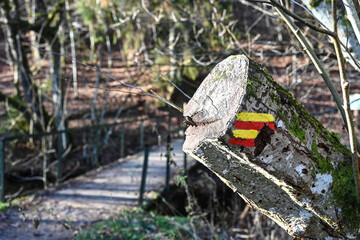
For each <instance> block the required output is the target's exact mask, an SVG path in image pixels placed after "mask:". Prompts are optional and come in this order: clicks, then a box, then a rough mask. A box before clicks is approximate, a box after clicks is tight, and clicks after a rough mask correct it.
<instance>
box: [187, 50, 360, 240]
mask: <svg viewBox="0 0 360 240" xmlns="http://www.w3.org/2000/svg"><path fill="white" fill-rule="evenodd" d="M264 70H265V71H264ZM216 76H224V77H223V78H218V77H216ZM215 77H216V79H218V80H217V81H213V79H214V78H215ZM234 92H235V94H234ZM244 112H250V113H266V114H270V115H272V116H273V117H274V118H275V121H274V122H273V123H274V124H275V128H274V130H272V129H270V128H269V127H265V126H264V127H262V128H261V129H260V130H258V135H257V137H256V138H255V141H254V142H255V145H254V147H251V146H250V147H249V146H247V145H243V146H241V144H240V145H236V144H234V142H236V140H235V141H234V140H233V139H236V137H235V134H234V132H233V131H234V130H235V131H237V129H238V128H239V118H238V119H237V117H236V115H237V114H239V113H244ZM184 115H185V116H188V117H191V118H192V119H193V120H194V121H195V122H196V123H197V127H195V126H192V127H189V129H188V130H187V139H186V142H185V145H184V151H185V152H187V153H189V154H191V155H192V156H194V157H195V158H196V159H198V160H199V161H200V162H202V163H203V164H205V165H206V166H207V167H208V168H209V169H211V170H212V171H213V172H215V173H216V174H217V175H218V176H219V177H220V178H221V179H222V180H223V181H224V182H225V183H226V184H227V185H228V186H229V187H231V188H232V189H233V190H234V191H237V192H238V193H239V194H240V195H241V196H242V197H243V198H244V199H246V200H247V201H248V202H249V203H250V204H251V205H252V206H254V207H255V208H257V209H259V210H260V211H262V212H263V213H264V214H266V215H268V216H269V217H271V218H273V219H274V220H275V221H277V222H278V223H279V225H281V226H282V227H283V228H284V229H285V230H287V231H288V233H289V234H291V235H293V236H297V237H307V238H315V239H325V238H326V237H329V236H330V237H334V238H340V239H341V238H349V237H351V236H354V237H356V234H355V233H357V231H358V229H359V223H360V209H359V204H358V203H357V201H356V190H355V185H354V179H353V173H352V165H351V154H350V151H349V150H348V149H347V148H346V147H344V146H343V145H341V143H340V141H339V139H338V137H337V136H336V134H334V133H330V132H329V131H327V130H326V129H325V128H324V127H323V126H322V125H321V123H319V122H318V121H317V120H316V119H315V118H314V117H313V116H311V115H310V114H309V113H307V112H306V111H305V109H304V108H303V107H302V106H301V105H300V104H299V103H297V102H296V100H295V99H294V98H293V97H292V96H291V94H289V93H288V92H287V91H286V90H285V89H283V88H282V87H281V86H279V85H278V84H277V83H276V82H275V81H274V80H273V79H272V78H271V76H270V75H269V74H268V73H267V71H266V69H261V67H260V66H259V65H257V64H256V63H254V62H253V61H251V60H249V59H247V58H246V57H244V56H232V57H229V58H228V59H226V60H224V61H223V62H222V63H220V64H219V65H218V66H216V67H215V69H214V70H213V71H212V72H211V73H210V74H209V76H208V77H207V78H206V79H205V81H204V83H203V84H202V85H201V86H200V88H199V89H198V91H197V93H195V95H194V97H193V99H192V100H191V101H190V102H189V104H188V106H187V108H186V109H185V113H184ZM240 124H241V123H240ZM268 124H269V126H270V124H271V123H268ZM241 131H242V130H241ZM242 140H243V139H242ZM242 140H241V141H242ZM357 237H359V236H357Z"/></svg>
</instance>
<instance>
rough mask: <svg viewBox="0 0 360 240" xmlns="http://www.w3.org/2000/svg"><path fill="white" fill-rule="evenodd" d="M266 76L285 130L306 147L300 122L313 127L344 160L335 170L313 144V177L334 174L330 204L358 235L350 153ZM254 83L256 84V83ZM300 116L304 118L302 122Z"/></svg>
mask: <svg viewBox="0 0 360 240" xmlns="http://www.w3.org/2000/svg"><path fill="white" fill-rule="evenodd" d="M320 2H321V1H319V3H320ZM251 63H252V61H251V60H250V64H251ZM255 66H257V67H258V68H259V71H261V69H260V67H259V65H258V64H255ZM250 69H251V68H250ZM252 75H254V74H252ZM265 76H266V78H267V83H266V84H267V85H268V86H269V87H272V88H274V89H275V90H271V91H270V92H274V94H273V95H271V98H272V99H273V100H274V102H275V103H276V104H277V105H278V106H279V109H278V111H277V114H278V116H279V117H280V119H282V120H283V121H284V123H285V125H286V127H287V128H288V129H289V132H290V133H291V134H292V135H293V136H295V137H297V138H298V139H299V140H300V141H302V142H304V143H305V141H306V139H305V131H304V129H303V128H302V127H301V125H302V124H301V119H304V120H306V122H309V123H310V124H311V125H312V127H313V128H314V129H315V132H316V134H317V136H319V137H320V138H323V139H327V141H328V142H329V143H330V144H331V149H332V151H336V152H338V153H340V154H341V155H343V156H344V158H345V159H344V161H343V162H341V163H339V165H338V166H336V167H335V168H334V166H333V165H332V164H331V159H330V157H326V158H324V157H323V156H321V154H320V153H319V152H318V146H317V143H316V141H314V142H313V144H312V146H311V152H312V155H313V156H312V157H313V158H314V165H312V171H311V174H312V176H313V177H314V178H315V177H316V171H319V172H320V173H326V172H328V173H331V175H332V178H333V182H332V185H331V189H332V193H333V195H332V198H331V199H330V200H329V201H330V202H331V203H332V204H334V205H336V206H338V207H341V215H342V219H341V224H342V225H343V226H345V227H346V228H349V229H351V230H354V231H355V230H356V231H357V230H358V229H359V227H360V226H359V223H360V204H359V203H358V202H357V195H356V188H355V181H354V174H353V169H352V164H351V152H350V150H349V149H348V148H346V147H345V146H344V145H342V144H341V142H340V139H339V137H338V136H337V134H335V133H332V132H329V131H328V130H327V129H325V128H324V126H323V125H322V124H321V123H320V122H319V121H318V120H317V119H316V118H314V117H313V116H312V115H311V114H309V113H308V112H307V111H306V110H305V109H304V107H303V106H302V105H301V104H299V103H298V102H297V101H296V100H295V99H294V98H293V97H292V95H291V94H290V93H289V92H288V91H286V90H285V89H284V88H283V87H281V86H280V85H279V84H277V83H276V82H275V81H274V80H273V78H272V77H271V75H270V74H265ZM251 80H252V81H255V80H254V79H251ZM257 81H260V80H257ZM284 109H292V110H291V119H290V118H289V115H290V114H289V113H287V112H286V111H285V110H284ZM298 116H301V119H300V118H299V117H298ZM315 165H317V166H315ZM329 221H330V220H329Z"/></svg>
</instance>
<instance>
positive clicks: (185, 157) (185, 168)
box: [183, 135, 187, 175]
mask: <svg viewBox="0 0 360 240" xmlns="http://www.w3.org/2000/svg"><path fill="white" fill-rule="evenodd" d="M185 138H186V135H185V136H184V140H185ZM183 153H184V175H186V170H187V154H186V153H185V152H183Z"/></svg>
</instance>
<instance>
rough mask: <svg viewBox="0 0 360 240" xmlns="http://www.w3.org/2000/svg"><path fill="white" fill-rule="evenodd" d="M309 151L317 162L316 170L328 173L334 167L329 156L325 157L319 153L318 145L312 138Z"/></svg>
mask: <svg viewBox="0 0 360 240" xmlns="http://www.w3.org/2000/svg"><path fill="white" fill-rule="evenodd" d="M311 153H312V158H313V160H314V161H315V162H316V163H317V165H318V168H317V170H318V171H319V172H320V173H328V172H331V170H333V169H334V167H333V165H332V163H331V158H330V157H329V156H327V157H326V159H325V158H324V157H323V156H322V155H321V154H320V153H319V151H318V146H317V143H316V139H314V141H313V144H312V146H311Z"/></svg>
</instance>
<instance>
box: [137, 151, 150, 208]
mask: <svg viewBox="0 0 360 240" xmlns="http://www.w3.org/2000/svg"><path fill="white" fill-rule="evenodd" d="M149 152H150V145H148V144H146V145H145V154H144V163H143V168H142V174H141V184H140V194H139V206H141V205H142V203H143V200H144V192H145V186H146V174H147V168H148V162H149Z"/></svg>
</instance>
